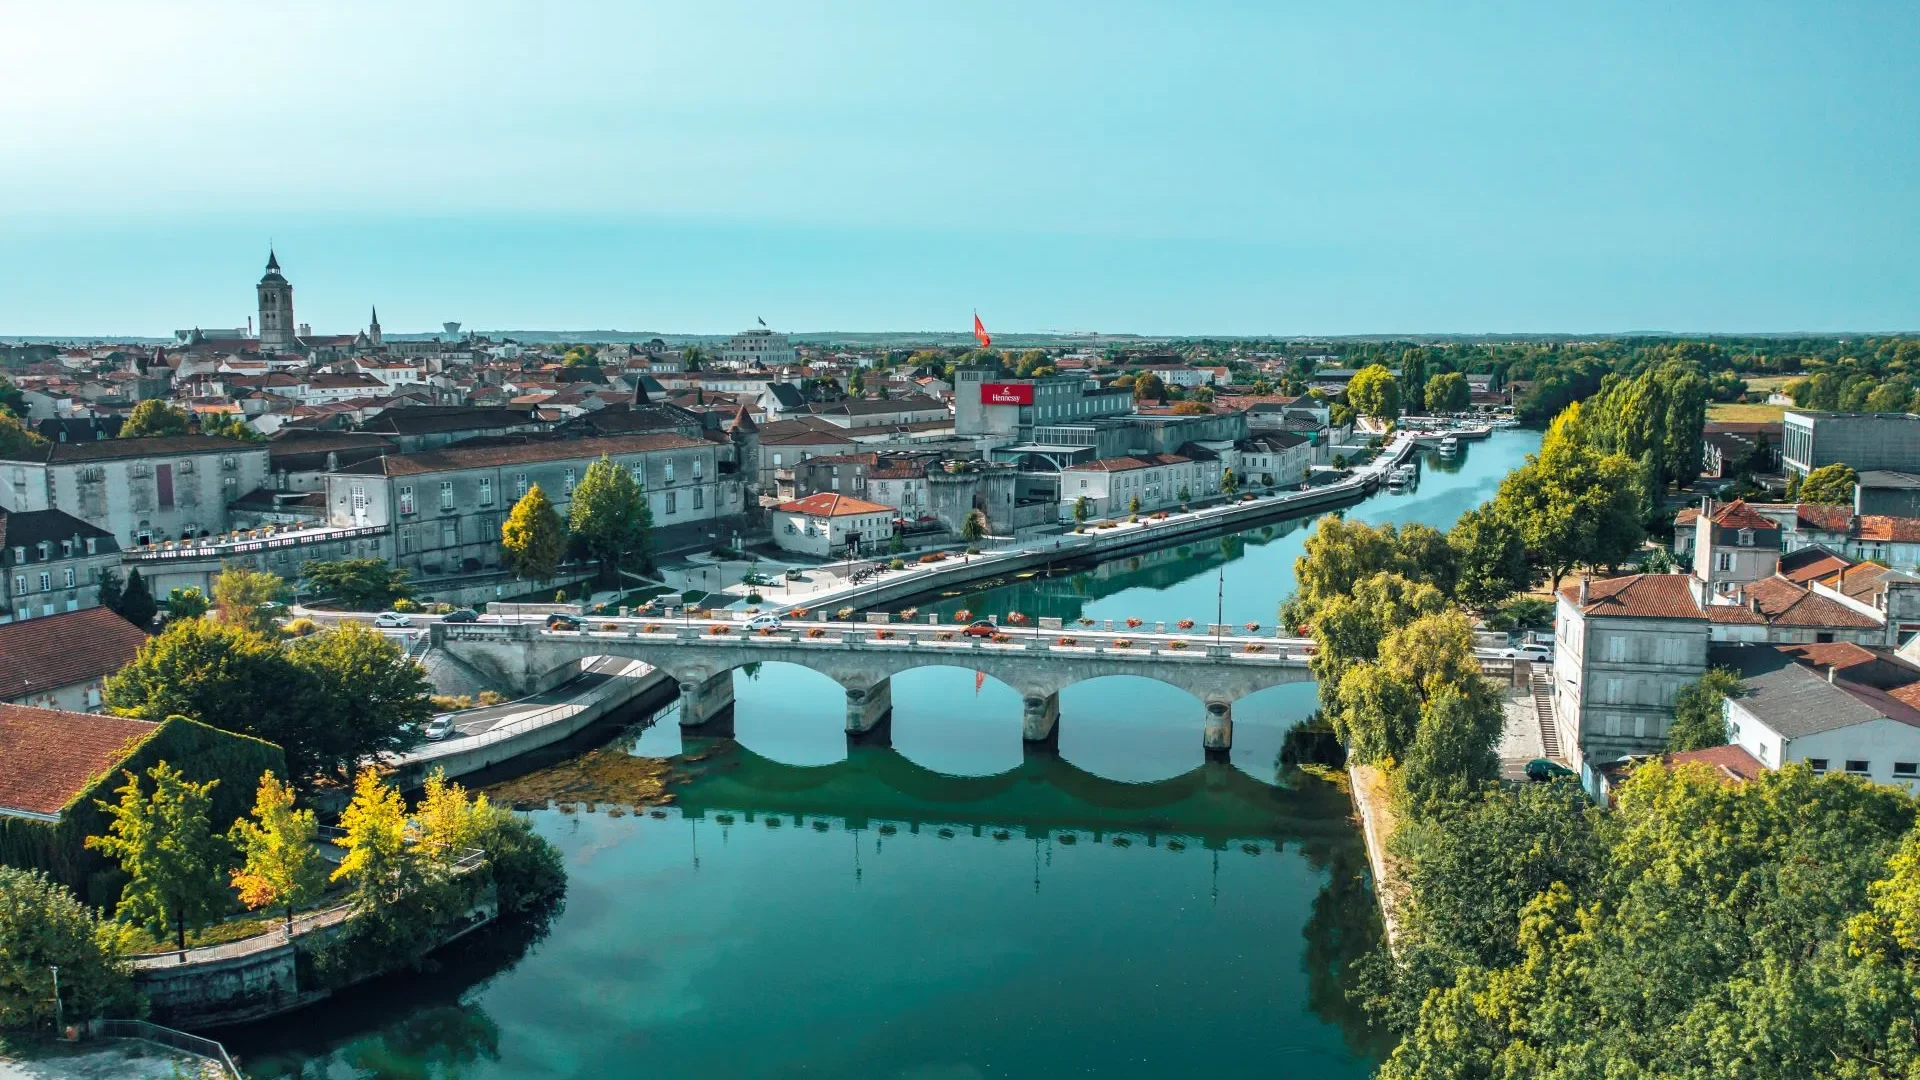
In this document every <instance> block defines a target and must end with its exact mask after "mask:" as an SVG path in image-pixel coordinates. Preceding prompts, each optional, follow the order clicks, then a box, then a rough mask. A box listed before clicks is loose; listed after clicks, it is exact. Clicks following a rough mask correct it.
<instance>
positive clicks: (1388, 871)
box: [1347, 765, 1404, 948]
mask: <svg viewBox="0 0 1920 1080" xmlns="http://www.w3.org/2000/svg"><path fill="white" fill-rule="evenodd" d="M1347 782H1348V785H1349V788H1350V790H1351V791H1352V792H1353V809H1354V813H1355V815H1356V816H1357V817H1359V819H1360V832H1361V835H1362V836H1363V837H1364V838H1365V840H1366V843H1367V863H1368V865H1370V866H1371V867H1372V868H1373V894H1374V897H1375V898H1376V899H1378V900H1379V902H1380V921H1381V923H1382V925H1384V926H1385V927H1386V934H1387V946H1388V947H1389V948H1392V947H1395V946H1396V945H1397V944H1398V943H1399V939H1400V919H1399V900H1400V890H1401V889H1402V888H1404V885H1403V883H1402V882H1401V881H1400V876H1399V867H1398V866H1397V864H1396V860H1395V859H1394V858H1393V856H1392V855H1391V854H1390V853H1389V852H1388V851H1387V841H1388V840H1390V839H1392V837H1393V830H1394V829H1395V828H1396V827H1397V826H1398V821H1397V820H1396V819H1395V817H1394V813H1393V807H1392V805H1391V798H1390V793H1389V792H1388V790H1387V774H1386V773H1384V772H1382V771H1380V770H1379V769H1377V768H1374V767H1373V766H1371V765H1353V766H1349V767H1348V769H1347Z"/></svg>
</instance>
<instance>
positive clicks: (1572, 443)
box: [1493, 404, 1646, 590]
mask: <svg viewBox="0 0 1920 1080" xmlns="http://www.w3.org/2000/svg"><path fill="white" fill-rule="evenodd" d="M1581 418H1582V413H1581V409H1580V406H1579V405H1577V404H1576V405H1569V406H1567V408H1566V410H1565V411H1564V412H1562V413H1561V414H1560V416H1558V417H1556V418H1555V419H1554V421H1553V423H1552V425H1551V426H1549V427H1548V429H1547V434H1546V437H1545V438H1544V439H1543V440H1542V441H1541V443H1540V452H1539V453H1538V454H1536V455H1534V457H1533V459H1532V460H1530V461H1529V462H1528V463H1527V464H1526V465H1523V466H1521V467H1520V468H1518V469H1515V470H1514V471H1513V472H1511V473H1508V474H1507V476H1506V478H1505V479H1503V480H1502V481H1501V482H1500V489H1499V491H1498V493H1496V494H1495V496H1494V499H1493V512H1494V513H1495V514H1498V515H1499V516H1501V517H1503V518H1505V519H1506V520H1507V521H1510V522H1513V523H1515V524H1516V525H1517V526H1518V528H1519V530H1520V536H1521V539H1522V540H1523V541H1524V542H1525V544H1526V547H1527V550H1528V553H1529V555H1530V557H1531V558H1533V559H1534V560H1537V561H1538V562H1539V564H1540V565H1541V566H1542V568H1543V569H1545V570H1546V572H1547V576H1548V577H1549V578H1550V579H1551V582H1552V585H1553V588H1554V589H1555V590H1558V589H1559V588H1560V579H1561V578H1562V577H1564V576H1566V574H1567V572H1568V571H1569V570H1571V569H1572V568H1573V567H1575V566H1579V565H1587V566H1592V567H1602V566H1617V565H1619V564H1620V563H1623V562H1625V561H1626V560H1627V559H1628V558H1629V557H1631V556H1632V555H1633V553H1634V552H1636V551H1638V550H1639V548H1640V543H1641V541H1642V539H1644V537H1645V535H1646V534H1645V532H1644V530H1643V529H1642V527H1641V524H1640V490H1641V489H1640V479H1639V469H1638V467H1637V466H1636V465H1635V464H1634V462H1633V460H1632V459H1630V458H1628V457H1627V456H1626V455H1624V454H1617V453H1616V454H1602V453H1601V452H1600V451H1598V450H1596V449H1594V448H1593V446H1591V445H1590V444H1589V443H1588V442H1587V440H1586V438H1585V434H1584V431H1583V429H1582V427H1581Z"/></svg>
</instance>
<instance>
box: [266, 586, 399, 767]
mask: <svg viewBox="0 0 1920 1080" xmlns="http://www.w3.org/2000/svg"><path fill="white" fill-rule="evenodd" d="M283 650H284V652H285V654H286V658H287V660H288V661H289V662H290V663H291V664H292V666H293V667H294V668H295V669H296V670H297V671H298V672H300V673H302V674H303V675H304V676H305V677H306V678H305V680H304V682H305V684H306V685H310V686H312V687H313V691H312V693H313V694H314V695H315V696H314V698H313V708H312V709H311V713H312V715H311V717H310V719H308V721H307V724H306V728H307V730H306V731H305V732H304V734H305V735H306V738H305V739H304V743H305V745H304V747H303V753H302V755H301V756H302V764H303V765H304V766H305V767H306V768H307V769H309V770H311V771H315V772H319V773H322V774H326V775H331V776H335V777H338V778H341V779H345V778H346V777H347V776H349V775H351V774H352V773H353V771H354V770H355V769H356V768H358V767H359V765H360V763H361V762H362V761H365V760H366V759H368V758H370V757H372V756H374V755H376V754H383V753H391V752H395V751H400V750H405V749H407V748H409V747H411V746H413V745H414V744H415V743H416V742H417V741H418V737H419V729H420V725H422V724H424V723H426V721H427V720H428V719H430V718H431V717H432V715H433V700H432V689H433V687H432V683H431V682H430V681H429V680H428V678H427V673H426V670H425V669H423V668H422V667H421V666H420V665H419V664H416V663H414V662H413V661H412V660H410V659H408V658H407V654H406V652H405V650H403V649H401V648H400V646H399V645H398V644H396V643H395V642H394V641H393V640H392V639H391V638H388V637H387V636H386V635H385V634H382V633H380V632H379V631H378V630H374V629H371V628H369V627H366V626H362V625H360V624H359V623H344V624H342V625H340V626H337V627H335V628H334V629H332V630H330V631H328V632H326V633H324V634H313V635H311V636H308V637H303V638H300V639H298V640H296V641H292V642H288V643H287V644H286V645H285V646H283ZM288 761H289V764H291V762H292V753H291V751H290V752H289V754H288Z"/></svg>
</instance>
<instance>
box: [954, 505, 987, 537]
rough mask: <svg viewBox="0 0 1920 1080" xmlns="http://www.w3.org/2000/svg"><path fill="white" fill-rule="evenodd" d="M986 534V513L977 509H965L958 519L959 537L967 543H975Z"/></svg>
mask: <svg viewBox="0 0 1920 1080" xmlns="http://www.w3.org/2000/svg"><path fill="white" fill-rule="evenodd" d="M986 535H987V515H986V514H985V513H984V512H982V511H979V510H969V511H967V516H966V517H964V518H961V519H960V539H962V540H965V541H966V542H967V543H969V544H977V543H979V542H980V541H981V540H983V539H985V538H986Z"/></svg>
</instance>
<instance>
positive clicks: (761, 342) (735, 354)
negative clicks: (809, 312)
mask: <svg viewBox="0 0 1920 1080" xmlns="http://www.w3.org/2000/svg"><path fill="white" fill-rule="evenodd" d="M798 361H799V354H797V353H795V352H794V351H793V343H792V342H790V341H788V340H787V335H785V334H776V333H774V332H773V331H771V330H768V329H766V328H765V327H759V328H756V329H753V330H742V331H740V332H739V333H737V334H735V335H733V336H732V337H730V338H728V339H727V343H726V345H725V346H723V347H722V348H721V350H720V362H721V364H723V365H725V366H727V367H731V368H783V367H790V366H792V365H793V364H794V363H796V362H798Z"/></svg>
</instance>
